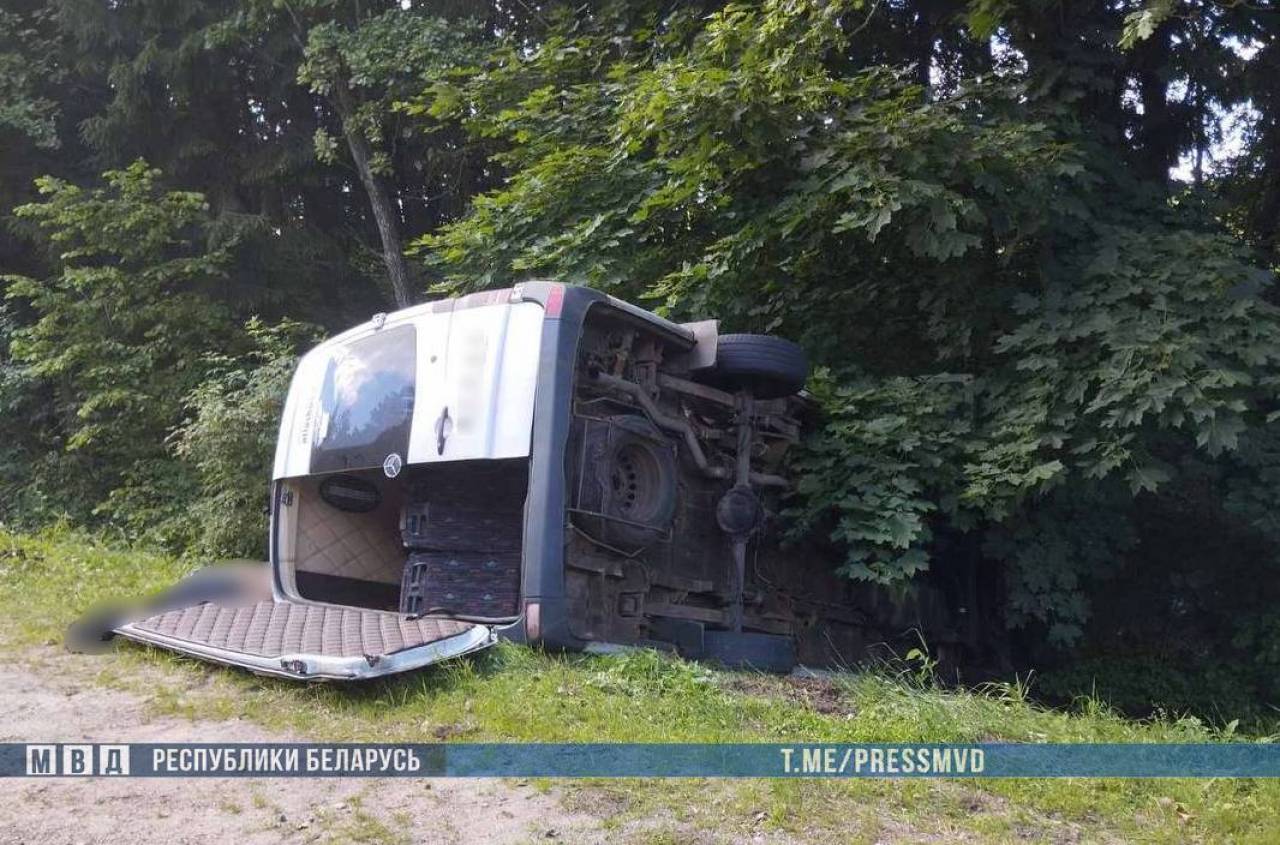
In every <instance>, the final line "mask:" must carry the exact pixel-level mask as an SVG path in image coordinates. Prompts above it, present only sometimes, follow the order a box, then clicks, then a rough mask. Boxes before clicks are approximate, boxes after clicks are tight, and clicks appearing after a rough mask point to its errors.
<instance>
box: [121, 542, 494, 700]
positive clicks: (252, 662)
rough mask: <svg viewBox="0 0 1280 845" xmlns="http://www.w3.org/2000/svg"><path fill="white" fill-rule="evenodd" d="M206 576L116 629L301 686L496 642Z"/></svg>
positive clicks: (377, 673)
mask: <svg viewBox="0 0 1280 845" xmlns="http://www.w3.org/2000/svg"><path fill="white" fill-rule="evenodd" d="M262 569H265V567H263V568H262ZM198 576H200V573H197V575H195V576H192V577H191V578H189V579H187V580H186V581H183V582H180V583H179V584H177V585H175V587H174V588H173V589H171V590H170V591H169V592H167V593H165V594H164V595H162V596H160V597H159V598H158V599H156V600H153V601H152V602H151V603H149V604H148V605H147V606H146V607H144V608H140V609H134V610H133V611H132V612H130V613H128V614H124V613H122V612H118V613H117V614H116V615H115V618H114V620H113V624H112V628H111V630H113V631H114V633H116V634H119V635H120V636H122V637H125V638H127V639H130V640H134V641H136V642H140V643H146V644H148V645H154V646H159V647H160V648H165V649H169V650H170V651H176V652H179V653H181V654H188V655H191V656H192V657H198V658H200V659H202V660H209V661H212V662H215V663H223V664H226V665H229V666H239V667H242V668H245V669H248V670H250V671H252V672H255V673H258V674H262V675H273V676H276V677H281V678H293V679H298V680H359V679H364V678H376V677H381V676H384V675H391V674H395V673H397V672H406V671H409V670H412V669H419V668H422V667H424V666H428V665H430V664H432V663H437V662H439V661H441V660H447V659H449V658H452V657H458V656H460V655H463V654H468V653H470V652H473V651H478V650H480V649H483V648H486V647H488V646H490V645H493V643H494V642H496V637H495V636H494V634H493V631H492V630H490V629H489V628H488V627H487V626H485V625H477V624H473V623H470V622H461V621H458V620H455V619H440V618H414V617H410V616H405V615H403V614H398V613H390V612H387V611H382V610H367V609H364V608H358V607H347V606H342V605H333V604H320V603H317V602H307V601H289V600H285V599H280V598H276V597H273V596H272V595H271V594H270V591H269V589H267V582H266V581H265V579H259V578H258V575H257V573H256V572H255V573H253V574H252V575H246V574H244V573H237V574H234V575H229V574H228V573H225V572H223V573H221V574H220V575H218V576H217V577H214V576H212V575H206V576H205V577H204V578H203V579H199V578H198ZM193 582H195V583H193Z"/></svg>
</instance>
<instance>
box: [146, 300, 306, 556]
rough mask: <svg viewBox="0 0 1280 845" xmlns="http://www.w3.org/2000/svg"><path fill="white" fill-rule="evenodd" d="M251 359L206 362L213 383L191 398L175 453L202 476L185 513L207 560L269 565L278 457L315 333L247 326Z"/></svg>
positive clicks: (285, 326) (294, 326) (255, 323)
mask: <svg viewBox="0 0 1280 845" xmlns="http://www.w3.org/2000/svg"><path fill="white" fill-rule="evenodd" d="M246 331H247V333H248V335H249V338H250V339H251V342H252V347H251V348H250V350H249V351H248V352H246V353H245V354H243V355H241V356H239V357H232V356H229V355H226V354H212V355H210V356H208V358H207V359H206V361H207V363H208V366H209V370H210V372H209V375H208V377H207V378H206V379H205V380H204V381H203V382H201V383H200V385H198V386H197V387H196V388H195V389H194V390H193V391H191V393H190V394H188V396H187V400H186V404H187V410H188V412H189V417H188V419H187V420H186V422H184V423H183V424H182V425H181V426H180V427H179V428H178V429H177V430H176V431H175V432H174V434H173V439H172V442H173V446H174V452H175V453H176V454H177V456H178V458H179V459H181V460H182V461H183V462H184V463H187V464H189V465H190V466H191V467H192V468H193V469H194V470H195V472H196V474H197V476H198V478H199V482H200V490H199V495H198V496H196V497H195V499H194V502H193V503H192V505H191V506H190V508H189V510H188V511H187V512H186V513H185V514H184V522H185V523H187V524H189V525H190V526H191V527H192V529H193V534H194V537H193V544H192V546H191V548H192V550H193V551H194V552H196V553H198V554H200V555H202V556H206V555H209V556H213V557H245V558H257V559H264V557H265V554H266V537H267V506H268V490H269V487H270V467H271V456H272V454H273V452H274V450H275V445H276V434H277V430H278V428H279V422H280V414H281V412H282V410H283V406H284V398H285V394H286V393H287V392H288V389H289V381H290V379H291V378H292V376H293V370H294V367H295V366H296V364H297V358H298V352H299V348H300V347H301V346H303V345H309V342H314V341H315V340H316V334H317V332H316V330H315V328H314V327H310V326H305V325H301V324H298V323H294V322H290V321H285V322H282V323H280V324H279V325H275V326H268V325H265V324H264V323H262V322H261V321H260V320H257V319H254V320H251V321H250V322H249V324H248V325H247V326H246Z"/></svg>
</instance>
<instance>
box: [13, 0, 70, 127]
mask: <svg viewBox="0 0 1280 845" xmlns="http://www.w3.org/2000/svg"><path fill="white" fill-rule="evenodd" d="M51 17H52V15H50V14H49V13H48V11H47V10H45V9H41V8H39V7H37V8H36V9H35V10H33V11H32V12H31V13H30V14H28V15H23V14H20V13H19V12H16V11H10V10H8V9H4V10H0V129H8V130H12V131H15V132H17V133H18V134H19V135H20V136H25V137H26V138H27V139H29V140H30V141H31V142H32V143H34V144H35V145H36V146H39V147H44V148H48V149H54V148H56V147H58V146H59V139H58V132H57V125H56V121H57V118H58V103H57V102H56V101H55V100H53V99H51V98H50V97H49V96H47V92H48V89H49V87H50V86H51V85H53V84H56V83H58V82H61V81H62V80H63V79H64V78H65V77H66V70H65V68H62V67H60V66H59V65H58V61H57V51H56V48H57V37H56V35H54V34H52V33H51V31H50V30H51V29H52V27H50V26H49V24H50V18H51Z"/></svg>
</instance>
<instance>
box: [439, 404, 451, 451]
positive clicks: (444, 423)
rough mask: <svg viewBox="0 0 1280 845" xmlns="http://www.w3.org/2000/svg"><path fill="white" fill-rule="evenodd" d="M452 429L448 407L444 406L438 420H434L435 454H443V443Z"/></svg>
mask: <svg viewBox="0 0 1280 845" xmlns="http://www.w3.org/2000/svg"><path fill="white" fill-rule="evenodd" d="M452 428H453V421H452V420H450V419H449V406H448V405H445V406H444V410H443V411H441V412H440V419H438V420H436V454H437V455H443V454H444V443H445V441H446V440H448V439H449V432H450V431H451V430H452Z"/></svg>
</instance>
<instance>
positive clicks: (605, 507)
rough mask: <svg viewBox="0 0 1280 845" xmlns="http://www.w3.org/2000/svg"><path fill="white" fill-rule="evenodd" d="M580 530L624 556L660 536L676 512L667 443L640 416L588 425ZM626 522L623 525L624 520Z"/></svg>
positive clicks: (673, 470)
mask: <svg viewBox="0 0 1280 845" xmlns="http://www.w3.org/2000/svg"><path fill="white" fill-rule="evenodd" d="M583 447H584V448H583V461H582V467H581V469H580V472H581V473H582V501H580V502H579V506H580V507H582V509H583V510H591V511H596V512H597V513H598V514H603V515H604V516H605V517H608V518H605V519H602V518H600V517H599V516H595V515H592V514H575V517H576V518H577V519H576V520H575V521H576V522H577V524H578V527H579V528H582V529H583V530H585V531H586V532H587V533H588V534H590V535H591V536H593V537H596V538H597V539H599V540H600V541H601V542H604V543H608V544H609V545H614V546H619V547H621V548H623V549H625V550H627V551H631V550H634V549H637V548H643V547H645V546H648V545H650V544H651V543H653V542H655V541H656V540H659V539H661V538H662V537H663V535H664V534H665V532H666V531H667V529H668V528H669V527H670V526H671V521H672V519H674V518H675V513H676V462H675V455H674V453H673V450H672V448H671V444H670V442H669V441H668V440H667V439H666V437H664V436H663V434H662V432H660V431H659V430H658V429H657V428H655V427H654V426H653V425H652V424H651V423H650V422H649V421H648V420H646V419H644V418H643V417H640V416H636V415H632V414H624V415H619V416H614V417H610V418H609V419H608V420H607V421H604V422H602V423H597V424H593V425H589V426H588V428H587V430H586V432H585V435H584V442H583ZM624 520H625V521H624Z"/></svg>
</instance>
